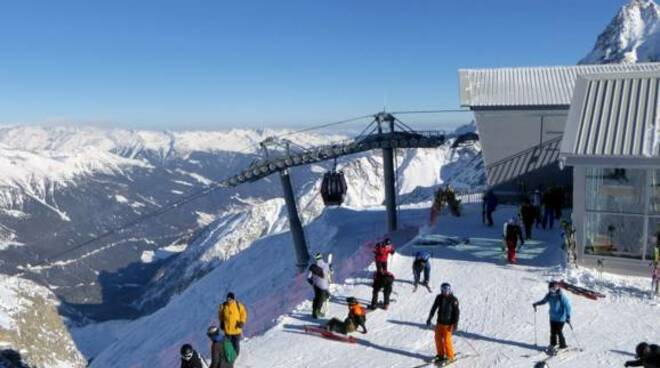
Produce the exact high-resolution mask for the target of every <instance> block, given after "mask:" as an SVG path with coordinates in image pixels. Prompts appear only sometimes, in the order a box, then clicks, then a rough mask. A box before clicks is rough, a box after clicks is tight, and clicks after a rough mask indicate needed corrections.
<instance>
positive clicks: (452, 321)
mask: <svg viewBox="0 0 660 368" xmlns="http://www.w3.org/2000/svg"><path fill="white" fill-rule="evenodd" d="M440 291H441V293H440V294H438V295H437V296H436V297H435V301H434V302H433V306H432V307H431V312H430V313H429V318H428V319H427V320H426V325H427V326H431V319H432V318H433V316H434V315H435V312H436V311H437V312H438V314H437V322H436V326H435V348H436V352H437V355H436V356H435V358H433V361H434V362H436V363H441V364H448V363H451V362H452V361H453V360H454V357H455V355H454V346H453V344H452V341H451V335H452V332H454V331H456V329H457V327H458V319H459V314H460V311H459V308H458V299H457V298H456V297H455V296H454V295H453V293H452V290H451V285H449V283H446V282H445V283H443V284H442V285H441V286H440Z"/></svg>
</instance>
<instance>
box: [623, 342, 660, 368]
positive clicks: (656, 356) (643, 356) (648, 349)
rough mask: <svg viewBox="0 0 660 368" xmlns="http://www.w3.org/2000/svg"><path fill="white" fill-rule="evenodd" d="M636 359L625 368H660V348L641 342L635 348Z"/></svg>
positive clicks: (628, 362) (630, 361)
mask: <svg viewBox="0 0 660 368" xmlns="http://www.w3.org/2000/svg"><path fill="white" fill-rule="evenodd" d="M635 358H637V359H635V360H629V361H627V362H626V364H625V365H624V367H644V368H660V346H658V345H655V344H648V343H646V342H641V343H639V344H637V347H636V348H635Z"/></svg>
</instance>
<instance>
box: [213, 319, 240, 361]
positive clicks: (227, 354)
mask: <svg viewBox="0 0 660 368" xmlns="http://www.w3.org/2000/svg"><path fill="white" fill-rule="evenodd" d="M206 335H207V336H208V337H209V339H211V366H210V367H209V368H233V367H234V360H235V359H236V351H235V350H233V349H234V345H233V344H232V343H231V341H229V340H227V344H225V338H224V336H223V335H221V334H220V329H219V328H218V327H217V326H211V327H209V329H208V330H207V331H206Z"/></svg>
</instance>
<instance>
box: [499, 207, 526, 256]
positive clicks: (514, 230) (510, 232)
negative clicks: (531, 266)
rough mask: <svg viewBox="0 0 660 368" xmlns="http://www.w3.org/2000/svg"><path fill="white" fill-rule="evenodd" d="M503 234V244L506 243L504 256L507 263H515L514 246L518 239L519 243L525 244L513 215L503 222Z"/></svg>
mask: <svg viewBox="0 0 660 368" xmlns="http://www.w3.org/2000/svg"><path fill="white" fill-rule="evenodd" d="M502 232H503V236H504V244H506V249H507V253H506V258H507V260H508V261H509V263H516V248H517V247H518V239H520V245H523V244H525V240H523V236H522V230H520V225H518V221H517V219H516V218H515V217H512V218H510V219H509V220H508V221H507V222H505V223H504V228H503V229H502Z"/></svg>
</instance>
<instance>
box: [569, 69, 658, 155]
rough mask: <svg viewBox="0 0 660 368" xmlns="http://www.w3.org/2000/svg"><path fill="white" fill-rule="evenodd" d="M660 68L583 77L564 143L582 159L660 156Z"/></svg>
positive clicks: (576, 87)
mask: <svg viewBox="0 0 660 368" xmlns="http://www.w3.org/2000/svg"><path fill="white" fill-rule="evenodd" d="M659 104H660V70H656V71H652V72H637V73H635V72H624V73H610V74H599V75H589V76H581V77H579V78H578V80H577V83H576V86H575V94H574V96H573V100H572V103H571V108H570V110H569V113H568V120H567V122H566V130H565V134H564V139H563V142H562V146H561V154H562V157H564V158H565V159H567V161H566V163H568V164H571V163H575V162H577V161H576V159H579V158H588V159H592V160H593V159H594V158H607V159H613V158H622V159H630V158H636V159H639V158H645V159H653V158H655V159H657V158H659V157H660V126H659V125H660V121H659V120H660V116H659V114H660V111H658V110H659V109H660V107H659V106H658V105H659Z"/></svg>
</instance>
